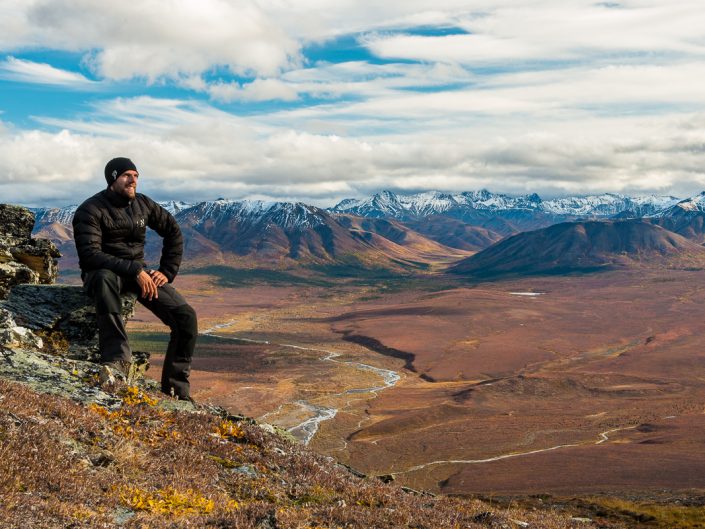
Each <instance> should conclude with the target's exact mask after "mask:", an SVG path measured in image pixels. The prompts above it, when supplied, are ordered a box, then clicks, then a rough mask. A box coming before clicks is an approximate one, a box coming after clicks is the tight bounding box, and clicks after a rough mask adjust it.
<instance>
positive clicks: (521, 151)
mask: <svg viewBox="0 0 705 529" xmlns="http://www.w3.org/2000/svg"><path fill="white" fill-rule="evenodd" d="M97 110H98V112H97V117H96V118H94V119H93V120H91V121H86V120H82V121H71V120H66V121H57V120H53V121H47V123H50V124H51V125H53V126H57V127H59V128H60V129H61V130H60V132H57V133H56V134H50V133H46V132H39V131H12V132H8V133H6V134H4V135H2V136H0V174H3V175H5V176H4V178H3V179H2V183H0V193H2V195H3V199H4V200H6V201H10V202H21V203H28V204H36V203H45V204H48V203H53V204H58V205H62V204H67V203H75V202H78V201H80V200H82V199H83V198H85V197H87V196H90V195H91V194H92V193H95V192H96V191H97V190H99V189H101V188H102V186H103V185H104V184H103V177H102V167H103V164H104V163H105V161H107V160H108V159H109V158H111V157H113V156H120V155H126V156H130V157H132V158H133V160H135V162H136V163H137V166H138V167H139V168H140V172H141V174H142V175H143V177H144V178H143V179H142V181H141V184H140V185H141V190H142V191H144V192H146V193H147V194H150V195H151V196H153V197H154V198H157V199H169V198H180V199H185V200H190V201H194V200H204V199H212V198H215V197H217V196H226V197H231V198H245V197H254V196H258V197H265V196H266V197H269V198H274V199H284V198H287V199H291V198H296V197H298V198H304V197H305V198H306V199H307V200H309V201H313V202H315V203H318V204H322V205H328V204H330V203H332V202H335V201H336V200H338V199H340V198H343V197H344V196H350V195H358V194H362V193H367V192H373V191H376V190H378V189H380V188H395V189H399V190H409V191H417V190H421V189H443V190H455V191H461V190H471V189H478V188H481V187H486V188H489V189H493V190H497V191H504V192H513V193H519V192H528V191H532V192H534V191H536V192H539V193H543V194H547V195H555V194H564V193H589V192H602V191H626V192H671V193H675V194H678V195H681V196H684V195H686V194H694V193H695V192H698V191H700V190H701V188H703V187H705V176H704V175H703V173H702V171H701V168H702V166H703V162H705V149H703V147H702V146H703V145H704V144H705V132H703V130H704V129H703V128H702V124H703V123H704V122H705V117H703V115H697V116H696V117H692V118H685V117H681V118H675V117H671V118H667V119H650V118H643V117H634V116H619V117H615V116H611V117H592V118H586V119H584V120H581V121H572V120H555V121H553V122H550V123H549V122H546V123H543V124H542V126H541V127H532V126H531V122H530V121H527V122H516V123H515V126H514V127H513V128H512V127H499V128H498V129H495V128H494V127H495V125H494V124H491V125H488V126H484V125H482V124H481V123H478V126H477V129H476V130H471V129H466V132H465V133H464V134H463V133H458V130H456V128H455V125H454V124H451V125H450V127H449V128H448V129H446V130H442V129H441V128H440V127H438V128H436V129H434V130H429V131H425V130H423V127H422V126H421V125H420V124H419V125H416V126H414V125H413V121H410V122H409V126H408V130H405V131H403V132H397V133H396V134H393V135H392V134H388V135H384V136H379V135H377V136H375V135H363V134H358V135H357V136H356V137H341V136H336V135H332V134H320V133H313V132H302V131H300V130H296V129H295V128H294V127H293V126H287V124H286V119H287V118H286V117H285V115H280V116H278V117H277V118H269V117H267V116H260V117H249V118H242V117H237V116H234V115H232V114H229V113H226V112H223V111H219V110H217V109H214V108H212V107H209V106H207V105H203V104H199V103H193V102H183V101H178V100H157V99H153V98H135V99H119V100H114V101H111V102H108V103H107V104H105V105H103V106H102V107H100V108H99V109H97ZM322 112H323V111H322ZM297 122H298V118H296V119H293V120H292V121H291V122H290V123H289V125H293V124H295V123H297ZM37 152H41V153H42V156H41V157H38V156H35V155H34V154H33V153H37Z"/></svg>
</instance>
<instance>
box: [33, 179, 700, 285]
mask: <svg viewBox="0 0 705 529" xmlns="http://www.w3.org/2000/svg"><path fill="white" fill-rule="evenodd" d="M162 205H163V206H164V207H165V208H167V209H168V210H169V211H170V212H172V213H173V214H174V215H175V217H176V219H177V221H178V222H179V224H180V226H181V227H182V231H183V233H184V238H185V252H186V258H187V262H189V263H190V264H191V266H198V265H204V264H214V263H217V264H230V265H235V266H247V267H251V266H277V267H281V266H285V267H286V266H297V265H302V264H303V265H316V264H336V263H337V264H340V263H345V264H347V265H349V264H351V263H354V264H355V266H358V267H381V268H385V269H394V270H398V271H401V270H407V271H414V270H424V269H428V268H430V267H432V266H434V265H438V264H439V263H440V264H449V263H452V262H458V263H457V264H456V266H455V268H454V269H453V270H454V271H456V272H461V271H464V272H466V273H469V272H470V271H474V272H473V273H478V267H479V266H480V265H479V264H478V263H483V264H482V265H481V268H483V270H484V272H483V273H485V274H486V275H492V274H493V273H495V272H497V273H500V272H501V273H504V272H506V271H507V270H510V269H512V266H511V265H510V264H507V263H511V262H514V263H515V265H516V266H515V267H514V268H516V269H517V270H525V271H527V272H528V271H531V270H534V271H540V270H543V269H544V268H546V266H547V265H546V263H550V262H553V263H554V265H555V266H553V265H551V266H553V268H555V269H562V268H564V267H565V266H567V265H566V263H565V262H564V261H566V259H568V260H570V259H571V258H574V259H575V260H576V262H575V263H574V265H575V267H577V268H581V267H583V265H585V266H602V265H604V264H607V263H612V264H615V263H618V262H624V259H616V258H612V257H608V255H611V254H614V253H621V254H624V253H625V252H626V253H627V254H631V253H634V254H635V255H636V254H639V255H641V256H642V257H643V256H646V255H651V254H652V250H654V249H655V248H665V247H667V246H668V244H671V243H673V244H672V248H671V250H669V251H667V252H665V253H664V252H660V250H659V251H656V252H655V253H654V255H655V254H658V255H661V256H664V255H675V254H678V253H683V252H692V251H695V246H697V245H699V244H702V243H703V242H705V192H704V193H701V194H700V195H697V196H695V197H691V198H688V199H685V200H679V199H677V198H675V197H672V196H656V195H650V196H639V197H628V196H624V195H617V194H611V193H606V194H602V195H593V196H583V197H565V198H559V199H551V200H545V201H544V200H542V199H541V197H539V196H538V195H537V194H535V193H534V194H528V195H523V196H510V195H505V194H495V193H491V192H490V191H487V190H480V191H472V192H464V193H456V194H451V193H442V192H438V191H433V192H426V193H419V194H414V195H398V194H395V193H393V192H391V191H382V192H380V193H377V194H375V195H373V196H372V197H369V198H366V199H362V200H358V199H346V200H343V201H341V202H340V203H338V204H337V205H336V206H334V207H332V208H329V209H327V210H325V209H322V208H318V207H315V206H311V205H307V204H304V203H301V202H296V203H293V202H266V201H260V200H238V201H235V200H227V199H217V200H214V201H207V202H201V203H198V204H195V205H191V204H188V203H184V202H175V201H171V202H167V203H162ZM75 209H76V206H69V207H66V208H59V209H49V208H39V209H35V210H34V212H35V216H36V224H35V234H38V235H40V236H42V237H46V238H49V239H51V240H53V241H54V242H55V243H56V244H57V246H58V247H59V249H60V250H61V251H62V253H63V254H64V255H65V257H64V259H63V260H62V267H63V268H67V267H68V268H69V269H71V268H76V265H77V260H76V256H75V248H73V234H72V229H71V218H72V217H73V213H74V212H75ZM628 219H641V220H638V222H631V221H628ZM595 221H603V222H602V224H599V223H598V224H595ZM630 222H631V223H630ZM563 224H568V226H565V227H563V228H561V229H558V228H555V226H557V225H563ZM608 226H611V227H610V228H608ZM656 227H658V230H656ZM654 230H655V231H654ZM659 230H660V231H659ZM662 232H664V233H666V234H668V233H675V234H678V235H681V236H682V237H683V238H685V239H684V240H687V241H688V242H689V243H693V244H695V246H692V244H691V245H688V244H685V243H684V242H683V241H681V240H680V239H678V240H677V241H676V240H675V239H671V240H670V243H663V244H666V246H663V244H662V243H655V242H654V241H656V240H661V239H663V238H664V237H665V238H666V239H668V237H669V236H668V235H664V233H662ZM529 233H533V235H529ZM517 236H518V238H516V237H517ZM594 237H596V238H598V239H599V240H600V241H603V242H604V241H605V240H613V242H614V241H620V240H621V241H622V242H614V244H612V245H610V244H604V243H603V242H601V243H599V244H593V242H591V240H592V238H594ZM625 237H627V238H631V240H632V242H633V244H631V243H627V244H626V246H625V245H624V240H623V239H624V238H625ZM571 239H574V243H570V242H568V241H569V240H571ZM581 240H582V241H583V242H585V244H587V245H588V246H587V247H588V248H591V249H592V250H591V251H592V252H593V254H594V255H592V254H591V255H590V256H588V255H586V254H585V253H584V252H583V253H580V251H576V252H577V253H576V252H566V253H564V254H562V255H560V256H559V257H560V258H558V259H557V260H556V259H555V258H553V257H552V256H551V251H558V250H559V249H560V248H564V249H565V248H569V247H571V248H573V249H575V248H579V247H580V244H582V243H581V242H580V241H581ZM510 241H511V243H510ZM652 244H655V246H651V245H652ZM498 245H503V246H498ZM519 245H524V246H525V247H526V248H527V251H529V250H530V252H531V254H532V255H533V256H534V260H536V263H535V264H528V261H527V260H526V259H527V256H526V255H522V253H521V252H520V251H518V246H519ZM158 248H159V241H158V240H155V238H150V239H148V255H151V256H152V258H153V259H154V258H155V257H158ZM500 249H501V250H502V252H499V250H500ZM490 250H491V252H494V253H491V252H490V253H487V252H489V251H490ZM474 252H479V253H477V254H476V255H474V256H472V257H469V256H470V254H471V253H474ZM498 252H499V253H498ZM507 252H509V253H507ZM491 255H497V256H500V257H499V258H498V259H501V260H502V261H503V264H502V265H501V266H500V267H499V268H498V269H497V270H495V272H492V270H493V266H495V265H491V263H492V262H493V261H492V258H491V257H490V256H491ZM464 258H467V259H465V260H464V261H462V259H464ZM541 263H543V264H541ZM556 263H558V264H556ZM561 263H562V264H561ZM586 263H587V264H586ZM551 266H549V267H548V268H550V269H553V268H551ZM568 268H570V266H568ZM505 269H506V270H505Z"/></svg>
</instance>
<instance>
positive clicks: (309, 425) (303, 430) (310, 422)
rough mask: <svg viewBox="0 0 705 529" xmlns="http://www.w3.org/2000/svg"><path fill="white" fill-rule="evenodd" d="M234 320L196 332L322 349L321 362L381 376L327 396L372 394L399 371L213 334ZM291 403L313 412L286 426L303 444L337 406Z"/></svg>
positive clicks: (391, 382)
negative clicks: (366, 384) (374, 382)
mask: <svg viewBox="0 0 705 529" xmlns="http://www.w3.org/2000/svg"><path fill="white" fill-rule="evenodd" d="M235 322H236V320H231V321H229V322H226V323H220V324H218V325H214V326H213V327H210V328H209V329H206V330H205V331H202V332H201V333H200V334H203V335H206V336H213V337H215V338H219V339H222V340H233V341H238V342H248V343H255V344H263V345H275V346H277V347H286V348H289V349H297V350H300V351H313V352H315V353H324V355H323V356H322V357H320V358H319V360H321V361H322V362H333V363H335V364H340V365H346V366H350V367H352V368H354V369H358V370H360V371H369V372H372V373H375V374H377V375H379V376H380V377H381V378H382V384H381V385H377V386H373V387H369V388H367V387H366V388H352V389H347V390H345V391H343V392H340V393H334V394H332V395H330V397H341V396H345V395H364V394H367V393H369V394H372V395H374V396H377V394H378V393H379V392H380V391H382V390H385V389H388V388H391V387H393V386H395V385H396V384H397V382H399V380H401V375H399V373H397V372H396V371H392V370H390V369H383V368H381V367H374V366H371V365H369V364H363V363H361V362H354V361H350V360H338V359H337V358H338V357H339V356H341V354H342V353H337V352H335V351H328V350H325V349H318V348H314V347H303V346H300V345H294V344H287V343H274V342H270V341H267V340H252V339H249V338H239V337H237V336H223V335H219V334H216V332H217V331H219V330H222V329H227V328H228V327H231V326H232V325H234V324H235ZM349 403H350V401H348V403H347V404H349ZM294 404H296V405H298V406H300V407H301V408H303V409H304V410H306V411H308V412H311V413H313V416H312V417H310V418H308V419H306V420H305V421H303V422H302V423H300V424H297V425H296V426H292V427H291V428H289V429H288V432H289V433H291V434H292V435H293V436H294V437H296V438H297V439H299V440H300V441H301V442H302V443H303V444H305V445H307V444H309V443H310V442H311V440H312V439H313V437H314V436H315V435H316V433H317V432H318V428H319V426H320V424H321V423H322V422H323V421H329V420H331V419H333V418H334V417H335V416H336V415H337V413H338V411H339V410H338V409H337V408H329V407H326V406H319V405H316V404H313V403H310V402H307V401H305V400H297V401H295V402H294ZM283 406H284V404H282V405H281V406H279V408H277V410H274V411H271V412H269V413H266V414H265V415H263V416H262V417H261V418H264V417H267V416H269V415H275V414H276V413H278V412H279V411H280V410H281V409H282V407H283Z"/></svg>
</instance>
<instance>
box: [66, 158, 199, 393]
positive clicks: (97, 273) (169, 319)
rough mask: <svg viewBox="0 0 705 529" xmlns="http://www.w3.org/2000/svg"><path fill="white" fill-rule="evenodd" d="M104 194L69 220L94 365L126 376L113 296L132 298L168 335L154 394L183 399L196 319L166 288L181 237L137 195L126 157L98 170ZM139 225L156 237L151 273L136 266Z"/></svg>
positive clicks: (141, 237) (125, 347) (170, 220)
mask: <svg viewBox="0 0 705 529" xmlns="http://www.w3.org/2000/svg"><path fill="white" fill-rule="evenodd" d="M105 179H106V181H107V183H108V187H107V189H105V190H103V191H101V192H100V193H97V194H96V195H93V196H92V197H91V198H89V199H88V200H86V201H85V202H84V203H83V204H81V205H80V206H79V207H78V209H77V210H76V213H75V215H74V217H73V235H74V240H75V241H76V250H77V251H78V259H79V265H80V267H81V278H82V279H83V286H84V289H85V291H86V292H87V293H88V295H89V296H91V297H93V299H94V300H95V306H96V312H97V315H98V338H99V345H100V355H101V363H102V364H103V365H104V366H105V369H107V371H108V372H110V371H118V372H119V373H121V374H126V373H127V370H128V369H129V366H130V363H131V361H132V351H131V350H130V346H129V344H128V341H127V333H126V332H125V325H124V322H123V321H122V318H121V316H120V308H121V302H120V294H121V293H125V292H134V293H135V294H137V296H138V300H139V301H140V303H142V304H143V305H144V306H145V307H147V308H148V309H149V310H151V311H152V312H153V313H154V314H155V315H156V316H157V317H158V318H159V319H160V320H161V321H162V322H164V323H165V324H166V325H168V326H169V328H170V329H171V338H170V340H169V345H168V347H167V351H166V357H165V358H164V367H163V371H162V381H161V382H162V387H161V389H162V391H163V392H164V393H166V394H168V395H174V396H175V397H177V398H179V399H184V400H191V401H192V399H191V394H190V387H189V374H190V372H191V357H192V355H193V350H194V347H195V345H196V336H197V335H198V328H197V321H196V313H195V312H194V310H193V309H192V308H191V306H190V305H188V304H187V303H186V300H185V299H184V298H183V297H182V296H181V294H179V293H178V292H177V291H176V289H175V288H174V287H172V286H171V284H170V283H172V282H173V281H174V278H175V277H176V274H177V272H178V270H179V265H180V264H181V256H182V253H183V239H182V237H181V230H180V229H179V226H178V224H177V223H176V220H175V219H174V217H173V216H172V215H171V214H170V213H169V212H168V211H166V210H165V209H164V208H162V207H161V206H160V205H159V204H157V203H156V202H154V201H153V200H152V199H150V198H148V197H146V196H145V195H143V194H141V193H137V181H138V179H139V173H138V172H137V167H135V164H134V163H132V160H130V159H129V158H114V159H113V160H110V161H109V162H108V164H107V165H106V166H105ZM147 227H149V228H152V229H153V230H155V231H156V232H157V233H158V234H159V235H160V236H161V237H162V238H163V239H164V241H163V247H162V255H161V260H160V262H159V269H158V270H148V269H146V265H145V263H144V241H145V235H146V231H147Z"/></svg>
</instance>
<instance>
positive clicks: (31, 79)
mask: <svg viewBox="0 0 705 529" xmlns="http://www.w3.org/2000/svg"><path fill="white" fill-rule="evenodd" d="M0 79H7V80H10V81H20V82H24V83H38V84H49V85H61V86H69V87H75V88H81V87H88V86H92V87H94V86H95V85H97V84H98V83H96V82H95V81H91V80H90V79H87V78H86V77H85V76H83V75H81V74H80V73H76V72H70V71H67V70H60V69H59V68H54V67H53V66H51V65H50V64H46V63H39V62H32V61H25V60H22V59H16V58H15V57H7V58H6V59H5V60H4V61H0Z"/></svg>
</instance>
